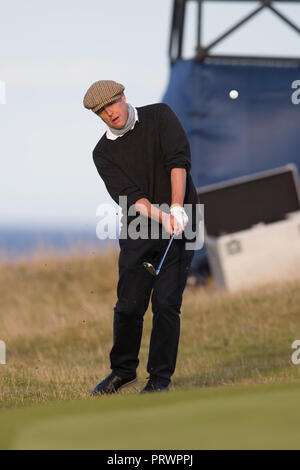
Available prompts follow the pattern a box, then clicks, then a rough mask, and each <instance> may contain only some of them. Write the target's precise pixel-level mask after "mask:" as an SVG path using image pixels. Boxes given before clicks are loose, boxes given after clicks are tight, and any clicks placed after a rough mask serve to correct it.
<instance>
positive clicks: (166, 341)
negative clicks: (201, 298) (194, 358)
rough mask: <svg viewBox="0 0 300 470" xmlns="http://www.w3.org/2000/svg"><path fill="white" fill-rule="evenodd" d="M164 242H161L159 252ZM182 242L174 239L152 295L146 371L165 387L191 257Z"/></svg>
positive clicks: (174, 352) (173, 360) (172, 365)
mask: <svg viewBox="0 0 300 470" xmlns="http://www.w3.org/2000/svg"><path fill="white" fill-rule="evenodd" d="M167 243H168V240H161V246H162V251H163V249H164V247H165V246H166V245H167ZM185 243H186V239H185V238H184V236H183V237H182V239H174V240H173V243H172V245H171V247H170V250H169V252H168V254H167V256H166V259H165V261H164V264H163V266H162V269H161V272H160V273H159V275H158V276H157V278H155V282H154V286H153V294H152V310H153V326H152V333H151V339H150V349H149V360H148V365H147V371H148V372H149V374H150V377H153V378H157V379H159V382H160V383H161V384H162V385H168V384H169V382H170V379H171V376H172V374H173V373H174V370H175V365H176V358H177V351H178V342H179V335H180V308H181V304H182V294H183V291H184V288H185V285H186V281H187V276H188V272H189V269H190V266H191V262H192V259H193V256H194V251H193V250H186V249H185Z"/></svg>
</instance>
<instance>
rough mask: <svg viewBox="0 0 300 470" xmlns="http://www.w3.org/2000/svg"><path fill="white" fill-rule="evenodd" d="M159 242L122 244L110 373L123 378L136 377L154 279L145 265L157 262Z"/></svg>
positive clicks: (124, 242)
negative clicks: (144, 263)
mask: <svg viewBox="0 0 300 470" xmlns="http://www.w3.org/2000/svg"><path fill="white" fill-rule="evenodd" d="M159 242H160V241H159V240H142V239H137V240H131V239H127V240H120V248H121V251H120V256H119V282H118V288H117V295H118V301H117V303H116V306H115V308H114V344H113V347H112V350H111V352H110V361H111V369H112V370H113V372H115V373H116V374H117V375H119V376H120V377H124V378H127V377H133V376H134V375H135V374H136V369H137V366H138V364H139V359H138V354H139V350H140V345H141V338H142V332H143V321H144V314H145V312H146V310H147V308H148V305H149V300H150V296H151V290H152V287H153V283H154V278H153V277H152V276H151V275H150V274H149V273H148V272H147V271H146V269H145V268H144V266H143V262H144V261H145V260H147V261H150V262H151V261H153V262H157V261H156V257H158V256H159V253H160V245H159Z"/></svg>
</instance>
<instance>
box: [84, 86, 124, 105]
mask: <svg viewBox="0 0 300 470" xmlns="http://www.w3.org/2000/svg"><path fill="white" fill-rule="evenodd" d="M124 90H125V87H124V86H123V85H121V83H117V82H114V81H113V80H99V81H98V82H95V83H93V84H92V85H91V86H90V88H89V89H88V91H87V92H86V94H85V95H84V99H83V104H84V106H85V107H86V108H87V109H91V110H92V111H94V113H96V112H97V111H99V109H101V108H103V107H104V106H106V105H107V104H109V103H112V102H113V101H115V100H117V99H118V98H120V97H121V95H122V93H123V91H124Z"/></svg>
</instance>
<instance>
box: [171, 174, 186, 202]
mask: <svg viewBox="0 0 300 470" xmlns="http://www.w3.org/2000/svg"><path fill="white" fill-rule="evenodd" d="M171 185H172V203H171V207H173V206H180V207H183V201H184V196H185V188H186V170H185V168H172V170H171Z"/></svg>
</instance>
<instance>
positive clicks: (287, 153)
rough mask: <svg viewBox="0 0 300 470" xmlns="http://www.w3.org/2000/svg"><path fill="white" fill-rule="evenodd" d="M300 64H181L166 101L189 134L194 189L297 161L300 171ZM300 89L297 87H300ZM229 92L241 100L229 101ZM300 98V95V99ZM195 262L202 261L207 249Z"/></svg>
mask: <svg viewBox="0 0 300 470" xmlns="http://www.w3.org/2000/svg"><path fill="white" fill-rule="evenodd" d="M296 80H300V62H299V61H298V62H297V61H290V60H282V61H278V60H273V61H272V60H266V61H259V60H252V61H251V60H250V59H248V60H247V59H245V60H243V59H242V60H239V61H238V60H236V61H234V60H230V59H228V60H227V62H226V59H224V60H223V62H222V60H221V59H220V60H219V62H218V61H217V60H216V59H215V61H214V60H212V59H211V60H209V59H208V60H207V59H205V60H204V61H202V62H197V61H196V60H184V59H178V60H177V61H176V62H175V63H173V65H172V66H171V75H170V80H169V85H168V88H167V90H166V93H165V95H164V97H163V101H164V102H165V103H167V104H169V105H170V106H171V107H172V109H173V110H174V111H175V113H176V114H177V116H178V117H179V119H180V121H181V122H182V124H183V127H184V128H185V131H186V133H187V135H188V138H189V141H190V145H191V152H192V170H191V173H192V177H193V180H194V182H195V185H196V186H197V187H201V186H206V185H209V184H212V183H217V182H220V181H224V180H228V179H231V178H234V177H238V176H243V175H249V174H251V173H255V172H258V171H263V170H268V169H271V168H275V167H279V166H282V165H285V164H287V163H290V162H293V163H295V164H296V166H297V167H298V171H299V169H300V104H299V105H297V104H293V102H292V94H293V93H296V92H297V90H295V89H293V88H292V83H293V82H295V81H296ZM298 83H300V82H298ZM230 90H238V92H239V97H238V98H237V99H235V100H232V99H230V97H229V92H230ZM298 97H300V93H298ZM201 252H202V253H199V252H198V254H197V256H195V260H194V261H195V262H198V263H200V265H201V263H203V262H205V258H206V255H205V249H204V250H201Z"/></svg>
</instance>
